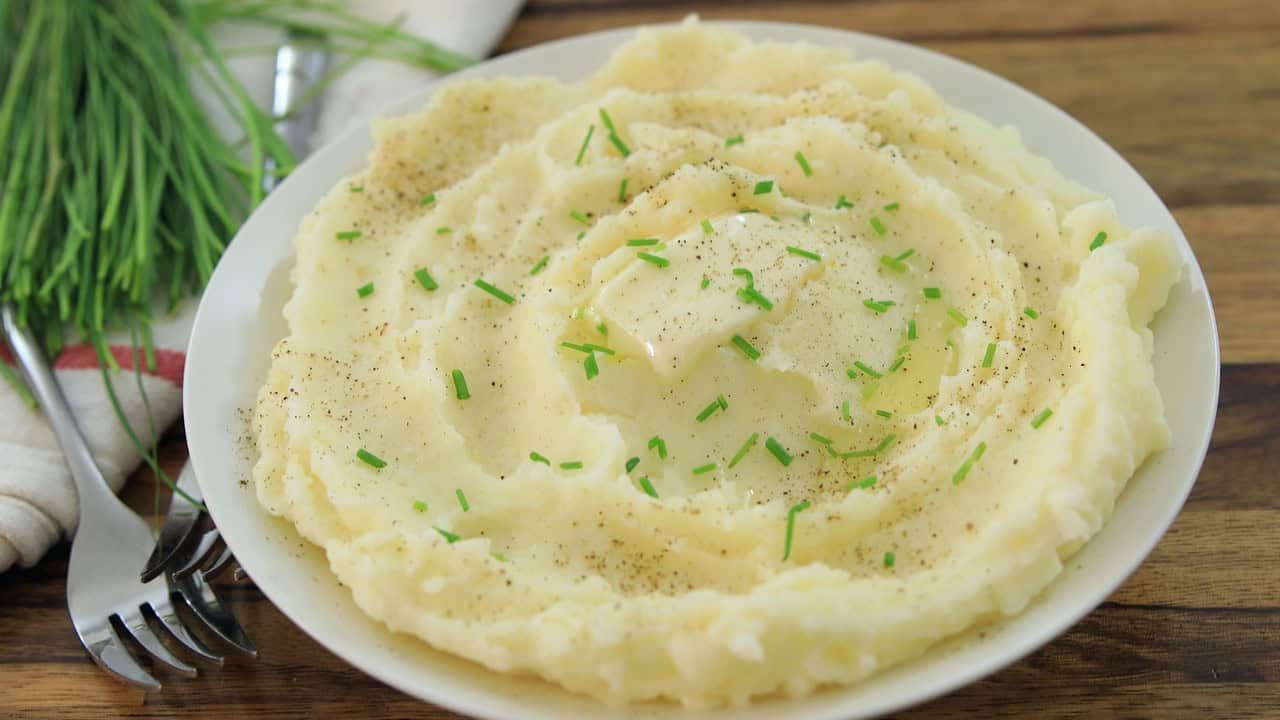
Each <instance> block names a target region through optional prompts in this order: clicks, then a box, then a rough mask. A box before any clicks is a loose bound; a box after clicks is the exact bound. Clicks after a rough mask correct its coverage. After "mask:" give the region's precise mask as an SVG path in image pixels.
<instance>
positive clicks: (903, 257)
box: [894, 248, 916, 262]
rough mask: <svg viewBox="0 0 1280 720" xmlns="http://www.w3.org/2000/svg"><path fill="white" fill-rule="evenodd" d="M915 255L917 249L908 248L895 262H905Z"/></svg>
mask: <svg viewBox="0 0 1280 720" xmlns="http://www.w3.org/2000/svg"><path fill="white" fill-rule="evenodd" d="M915 254H916V251H915V248H907V249H906V251H905V252H903V253H901V254H900V255H898V256H897V257H895V258H894V260H897V261H898V262H902V261H903V260H906V259H907V258H909V257H911V256H912V255H915Z"/></svg>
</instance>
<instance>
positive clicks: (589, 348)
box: [560, 342, 617, 355]
mask: <svg viewBox="0 0 1280 720" xmlns="http://www.w3.org/2000/svg"><path fill="white" fill-rule="evenodd" d="M560 347H566V348H569V349H570V350H577V351H578V352H584V353H593V352H602V353H604V354H605V355H616V354H617V352H615V351H614V349H613V348H610V347H605V346H604V345H596V344H595V343H583V344H581V345H579V344H577V343H571V342H562V343H560Z"/></svg>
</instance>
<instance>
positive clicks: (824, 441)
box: [809, 432, 833, 445]
mask: <svg viewBox="0 0 1280 720" xmlns="http://www.w3.org/2000/svg"><path fill="white" fill-rule="evenodd" d="M809 439H810V440H812V441H814V442H816V443H818V444H819V445H830V444H831V443H832V442H833V441H832V439H831V438H829V437H827V436H826V435H819V434H818V433H816V432H811V433H809Z"/></svg>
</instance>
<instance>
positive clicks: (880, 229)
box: [871, 215, 888, 237]
mask: <svg viewBox="0 0 1280 720" xmlns="http://www.w3.org/2000/svg"><path fill="white" fill-rule="evenodd" d="M871 229H872V230H875V231H876V234H877V235H879V236H881V237H884V234H885V233H886V232H888V231H887V230H885V227H884V223H882V222H880V218H879V217H878V216H876V215H872V216H871Z"/></svg>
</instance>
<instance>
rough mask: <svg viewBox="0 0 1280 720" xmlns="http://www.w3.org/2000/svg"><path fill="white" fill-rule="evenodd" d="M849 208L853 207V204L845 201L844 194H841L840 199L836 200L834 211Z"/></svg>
mask: <svg viewBox="0 0 1280 720" xmlns="http://www.w3.org/2000/svg"><path fill="white" fill-rule="evenodd" d="M851 207H853V203H851V202H849V201H848V200H847V199H845V196H844V193H841V194H840V198H839V199H838V200H836V209H837V210H840V209H842V208H851Z"/></svg>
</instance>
